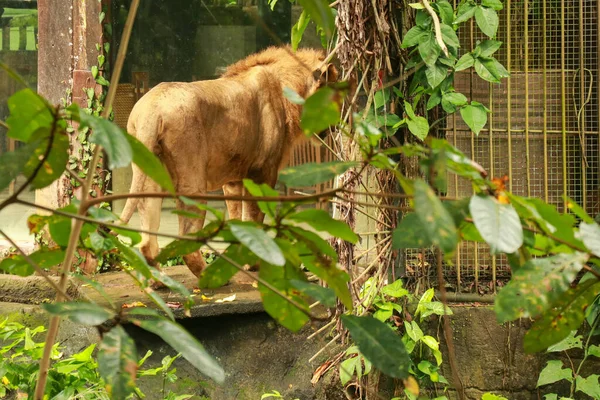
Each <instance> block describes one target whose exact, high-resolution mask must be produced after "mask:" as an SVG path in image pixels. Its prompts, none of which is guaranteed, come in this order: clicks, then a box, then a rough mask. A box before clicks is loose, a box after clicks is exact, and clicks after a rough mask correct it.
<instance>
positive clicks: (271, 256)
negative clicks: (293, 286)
mask: <svg viewBox="0 0 600 400" xmlns="http://www.w3.org/2000/svg"><path fill="white" fill-rule="evenodd" d="M230 229H231V233H232V234H233V236H235V238H236V239H237V240H239V241H240V243H242V244H243V245H244V246H246V247H247V248H248V249H250V251H252V252H253V253H254V254H256V255H257V256H258V257H260V258H261V259H263V260H265V261H266V262H268V263H270V264H273V265H277V266H279V267H282V266H283V265H285V257H284V256H283V253H282V252H281V249H280V248H279V247H278V246H277V244H276V243H275V241H274V240H273V239H272V238H271V237H270V236H269V235H267V233H266V232H265V231H263V230H262V229H260V228H258V227H256V226H254V225H250V224H243V223H239V222H236V223H231V224H230Z"/></svg>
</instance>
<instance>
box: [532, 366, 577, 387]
mask: <svg viewBox="0 0 600 400" xmlns="http://www.w3.org/2000/svg"><path fill="white" fill-rule="evenodd" d="M563 379H565V380H567V381H569V382H572V381H573V370H571V368H563V363H562V361H559V360H550V361H548V363H547V364H546V366H545V367H544V369H543V370H542V372H540V377H539V378H538V381H537V385H536V387H540V386H544V385H549V384H551V383H554V382H558V381H561V380H563Z"/></svg>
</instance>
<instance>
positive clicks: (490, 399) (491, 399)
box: [481, 393, 508, 400]
mask: <svg viewBox="0 0 600 400" xmlns="http://www.w3.org/2000/svg"><path fill="white" fill-rule="evenodd" d="M481 400H508V399H507V398H506V397H504V396H498V395H495V394H493V393H484V394H483V396H481Z"/></svg>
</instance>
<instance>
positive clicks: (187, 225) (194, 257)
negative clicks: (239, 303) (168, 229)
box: [177, 200, 206, 277]
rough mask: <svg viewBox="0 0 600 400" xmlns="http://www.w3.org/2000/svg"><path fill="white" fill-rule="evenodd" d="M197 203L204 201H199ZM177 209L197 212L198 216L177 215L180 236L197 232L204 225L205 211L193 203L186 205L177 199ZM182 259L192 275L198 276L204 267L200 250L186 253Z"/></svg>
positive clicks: (204, 263) (204, 262)
mask: <svg viewBox="0 0 600 400" xmlns="http://www.w3.org/2000/svg"><path fill="white" fill-rule="evenodd" d="M199 203H205V202H202V201H199ZM177 209H178V210H183V211H189V212H193V213H194V214H198V218H190V217H186V216H183V215H179V216H178V218H179V234H180V235H181V236H185V235H187V234H189V233H194V232H198V231H199V230H201V229H202V227H203V226H204V218H205V216H206V211H204V210H199V209H198V207H196V206H195V205H193V204H192V205H186V204H184V203H183V202H182V201H180V200H177ZM183 261H185V265H187V267H188V268H189V269H190V271H192V273H193V274H194V275H196V276H197V277H200V274H202V271H203V270H204V268H205V267H206V261H204V257H203V256H202V252H201V251H200V250H197V251H195V252H193V253H190V254H187V255H185V256H183Z"/></svg>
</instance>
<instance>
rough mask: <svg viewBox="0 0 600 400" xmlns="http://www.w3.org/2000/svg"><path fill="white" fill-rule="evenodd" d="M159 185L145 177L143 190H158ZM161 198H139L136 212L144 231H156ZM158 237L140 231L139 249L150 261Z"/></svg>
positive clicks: (154, 252)
mask: <svg viewBox="0 0 600 400" xmlns="http://www.w3.org/2000/svg"><path fill="white" fill-rule="evenodd" d="M158 191H160V187H159V186H158V185H157V184H156V183H154V181H152V180H151V179H147V180H146V182H145V184H144V192H158ZM162 202H163V200H162V199H160V198H158V199H154V198H145V199H140V201H139V203H138V213H139V216H140V227H141V228H142V229H143V230H145V231H151V232H157V231H158V229H159V228H160V212H161V209H162ZM158 250H159V249H158V238H157V237H156V235H151V234H148V233H142V242H141V243H140V251H141V252H142V254H143V255H144V257H146V260H148V261H149V262H150V263H153V262H154V259H155V258H156V256H157V255H158Z"/></svg>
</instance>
